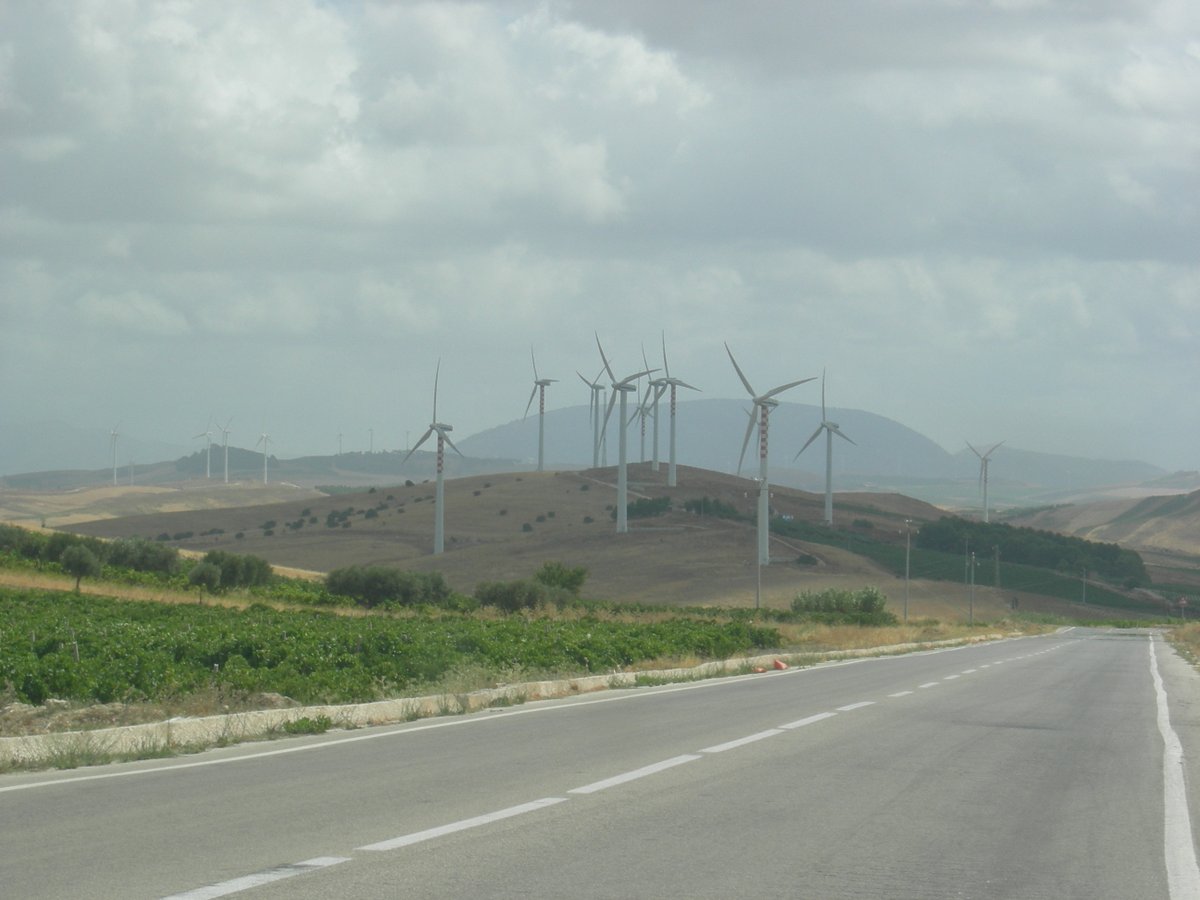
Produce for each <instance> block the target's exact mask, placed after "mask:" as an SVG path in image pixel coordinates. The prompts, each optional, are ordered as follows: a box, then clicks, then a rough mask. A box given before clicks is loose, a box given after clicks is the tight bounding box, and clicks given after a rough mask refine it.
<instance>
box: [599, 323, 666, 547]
mask: <svg viewBox="0 0 1200 900" xmlns="http://www.w3.org/2000/svg"><path fill="white" fill-rule="evenodd" d="M596 347H597V349H599V351H600V359H601V360H602V361H603V362H604V371H605V372H607V373H608V377H609V381H610V382H611V384H612V396H611V397H609V398H608V409H607V410H605V413H604V428H605V429H607V427H608V419H609V416H611V415H612V411H613V405H614V404H615V403H616V402H617V398H618V396H619V397H620V400H621V410H620V413H619V418H618V422H619V423H620V430H621V436H620V447H619V449H618V451H617V460H618V462H617V533H618V534H624V533H625V532H627V531H629V508H628V506H629V477H628V472H627V471H626V465H625V427H626V425H627V424H628V423H627V421H626V415H625V397H626V395H627V394H630V393H632V392H635V391H636V390H637V388H636V387H634V385H633V382H635V381H637V380H638V379H639V378H641V377H642V376H643V375H649V374H650V372H656V371H658V370H657V369H649V370H646V371H644V372H635V373H634V374H632V375H629V376H626V377H625V378H622V379H620V380H618V379H617V376H616V375H615V374H613V370H612V366H610V365H609V364H608V357H606V356H605V355H604V348H603V347H602V346H600V335H596ZM601 433H602V434H603V430H602V432H601Z"/></svg>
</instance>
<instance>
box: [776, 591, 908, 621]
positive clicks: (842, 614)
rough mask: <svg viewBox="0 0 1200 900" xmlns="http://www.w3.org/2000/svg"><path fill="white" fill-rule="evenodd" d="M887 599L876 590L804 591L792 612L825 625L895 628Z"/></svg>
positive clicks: (795, 601)
mask: <svg viewBox="0 0 1200 900" xmlns="http://www.w3.org/2000/svg"><path fill="white" fill-rule="evenodd" d="M886 606H887V598H886V597H885V596H884V595H883V593H882V592H881V591H880V590H879V589H878V588H875V587H867V588H863V589H862V590H858V591H847V590H839V589H838V588H829V589H828V590H824V591H820V592H818V593H814V592H812V591H805V592H804V593H802V594H801V595H800V596H798V597H797V598H796V599H795V600H793V601H792V612H793V613H796V614H797V615H800V616H802V617H804V618H805V619H808V620H810V621H814V622H822V623H824V624H826V625H876V626H879V625H896V624H898V620H897V619H896V617H895V616H894V615H893V614H892V613H890V612H888V611H887V609H886V608H885V607H886Z"/></svg>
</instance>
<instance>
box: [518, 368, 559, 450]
mask: <svg viewBox="0 0 1200 900" xmlns="http://www.w3.org/2000/svg"><path fill="white" fill-rule="evenodd" d="M529 358H530V359H531V360H533V392H532V393H531V394H530V395H529V402H528V403H526V404H525V415H524V416H522V417H521V418H522V421H523V420H524V419H525V418H526V417H528V416H529V407H531V406H533V398H534V397H537V398H538V467H537V470H538V471H539V472H541V471H543V469H544V466H545V455H546V387H547V386H548V385H551V384H553V383H554V382H556V381H558V379H557V378H539V377H538V370H537V357H535V356H534V355H533V348H532V347H530V348H529Z"/></svg>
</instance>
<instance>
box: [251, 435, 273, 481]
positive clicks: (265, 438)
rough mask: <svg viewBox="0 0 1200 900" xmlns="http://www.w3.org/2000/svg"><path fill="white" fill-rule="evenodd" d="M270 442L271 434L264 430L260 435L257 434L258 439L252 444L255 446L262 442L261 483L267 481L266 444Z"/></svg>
mask: <svg viewBox="0 0 1200 900" xmlns="http://www.w3.org/2000/svg"><path fill="white" fill-rule="evenodd" d="M270 443H271V436H270V435H269V434H267V433H266V432H265V431H264V432H263V433H262V434H260V435H259V436H258V440H257V441H256V442H255V444H254V446H255V447H257V446H258V445H259V444H262V450H263V484H266V483H267V446H268V445H269V444H270Z"/></svg>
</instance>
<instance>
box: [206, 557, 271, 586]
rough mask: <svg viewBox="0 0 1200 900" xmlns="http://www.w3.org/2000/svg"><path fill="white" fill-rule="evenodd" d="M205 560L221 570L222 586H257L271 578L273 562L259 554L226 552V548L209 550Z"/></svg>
mask: <svg viewBox="0 0 1200 900" xmlns="http://www.w3.org/2000/svg"><path fill="white" fill-rule="evenodd" d="M204 562H206V563H211V564H212V565H214V566H216V567H217V568H218V569H220V570H221V582H220V584H221V586H222V587H225V588H231V587H255V586H257V585H260V584H266V583H267V582H268V581H269V580H270V579H271V564H270V563H268V562H267V561H266V560H265V559H263V558H262V557H259V556H249V555H241V554H237V553H226V552H225V551H224V550H209V551H208V553H206V554H204Z"/></svg>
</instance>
